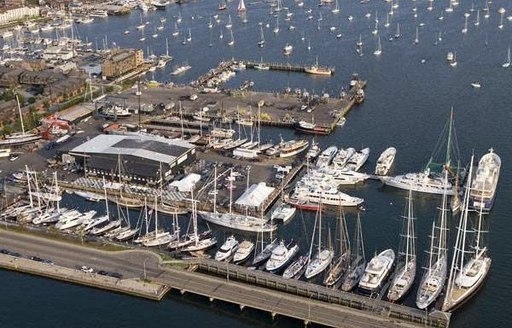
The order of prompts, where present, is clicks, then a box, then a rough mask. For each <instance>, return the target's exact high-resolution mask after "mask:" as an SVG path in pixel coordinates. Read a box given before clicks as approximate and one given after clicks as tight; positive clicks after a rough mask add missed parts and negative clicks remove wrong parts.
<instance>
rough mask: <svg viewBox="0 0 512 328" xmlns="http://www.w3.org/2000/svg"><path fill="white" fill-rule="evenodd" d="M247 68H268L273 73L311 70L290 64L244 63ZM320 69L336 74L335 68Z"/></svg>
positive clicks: (307, 66)
mask: <svg viewBox="0 0 512 328" xmlns="http://www.w3.org/2000/svg"><path fill="white" fill-rule="evenodd" d="M244 63H245V66H246V67H247V68H251V69H260V67H262V66H263V67H268V69H269V70H272V71H284V72H296V73H307V69H308V68H311V65H300V64H290V63H265V62H256V61H244ZM318 68H319V69H323V70H331V72H333V73H334V68H333V67H322V66H318Z"/></svg>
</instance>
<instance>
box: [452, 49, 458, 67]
mask: <svg viewBox="0 0 512 328" xmlns="http://www.w3.org/2000/svg"><path fill="white" fill-rule="evenodd" d="M450 66H451V67H455V66H457V52H456V51H454V52H453V59H452V61H450Z"/></svg>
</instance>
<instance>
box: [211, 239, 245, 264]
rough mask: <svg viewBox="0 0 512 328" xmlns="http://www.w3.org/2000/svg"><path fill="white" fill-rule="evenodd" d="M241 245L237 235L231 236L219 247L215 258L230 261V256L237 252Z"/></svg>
mask: <svg viewBox="0 0 512 328" xmlns="http://www.w3.org/2000/svg"><path fill="white" fill-rule="evenodd" d="M239 246H240V245H239V244H238V241H237V240H236V238H235V236H233V235H231V236H229V237H228V239H226V241H225V242H224V244H222V246H221V247H220V248H219V250H218V251H217V253H215V260H216V261H227V262H229V260H230V258H231V257H232V256H233V255H234V254H235V253H236V251H237V250H238V247H239Z"/></svg>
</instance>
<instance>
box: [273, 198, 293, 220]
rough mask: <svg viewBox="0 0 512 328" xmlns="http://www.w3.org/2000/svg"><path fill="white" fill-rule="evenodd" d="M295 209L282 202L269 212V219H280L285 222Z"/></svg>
mask: <svg viewBox="0 0 512 328" xmlns="http://www.w3.org/2000/svg"><path fill="white" fill-rule="evenodd" d="M296 210H297V209H296V208H295V207H293V206H290V204H288V203H285V202H282V203H281V204H279V206H278V207H276V208H275V209H274V210H273V211H272V214H270V219H271V220H280V221H282V222H283V223H286V222H288V220H290V219H291V218H292V217H293V216H294V215H295V212H296Z"/></svg>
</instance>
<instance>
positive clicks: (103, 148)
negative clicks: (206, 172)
mask: <svg viewBox="0 0 512 328" xmlns="http://www.w3.org/2000/svg"><path fill="white" fill-rule="evenodd" d="M195 152H196V150H195V147H194V145H192V144H190V143H188V142H186V141H183V140H176V139H166V138H162V137H158V136H150V135H106V134H102V135H99V136H97V137H95V138H93V139H91V140H89V141H87V142H85V143H83V144H81V145H79V146H78V147H75V148H73V149H72V150H71V151H69V153H68V155H70V156H71V157H73V158H74V161H75V162H76V163H78V164H79V165H81V166H82V167H83V168H84V170H85V172H86V174H87V175H92V176H98V177H102V176H103V177H105V178H107V179H109V180H113V181H116V180H117V181H119V180H122V181H124V182H133V183H140V184H160V183H161V182H162V183H166V182H167V181H169V180H170V179H171V178H172V176H173V175H174V174H175V173H177V172H183V169H184V167H185V166H186V165H188V164H190V163H192V162H194V161H195V158H196V153H195Z"/></svg>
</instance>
